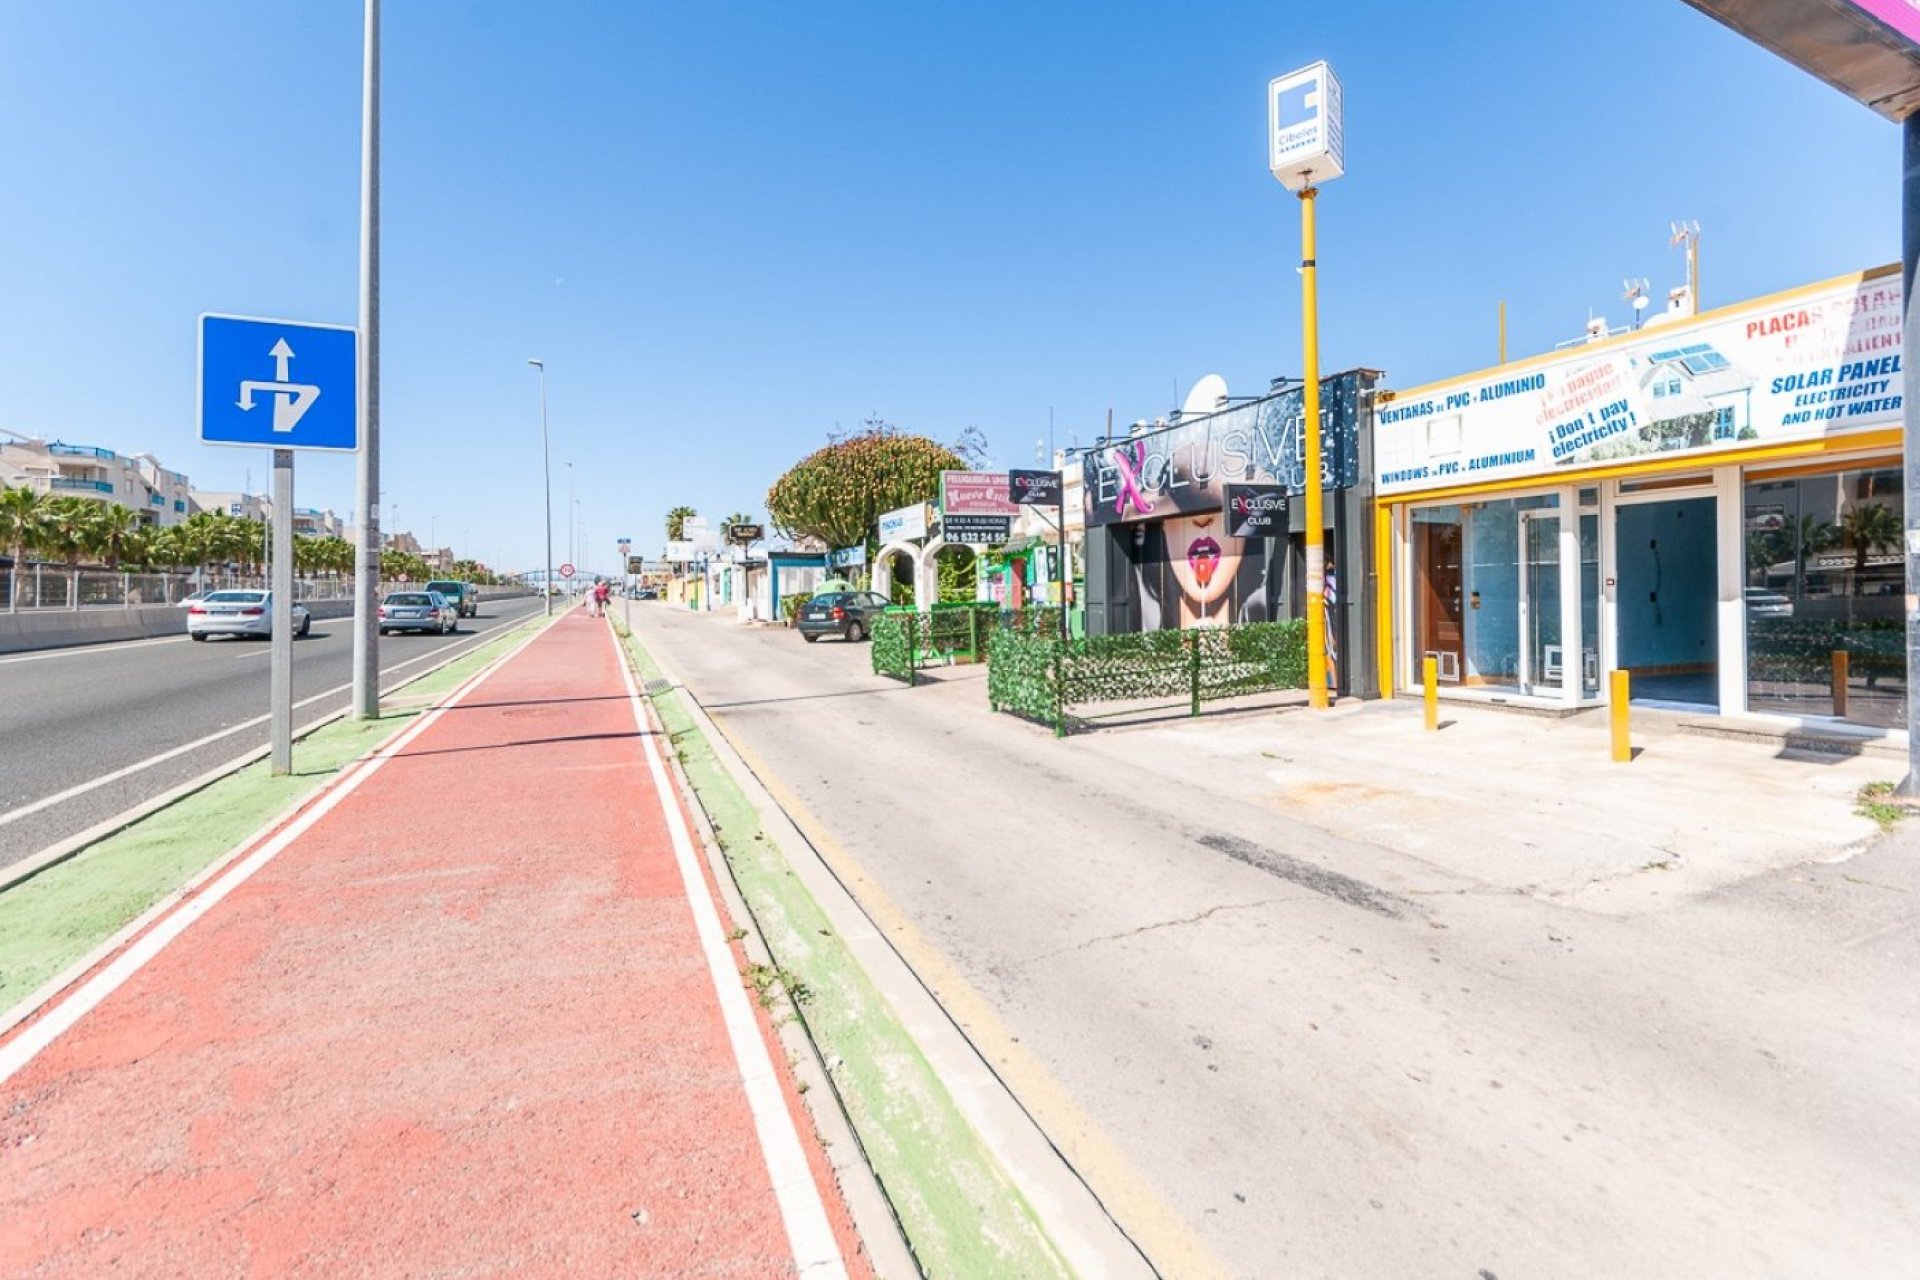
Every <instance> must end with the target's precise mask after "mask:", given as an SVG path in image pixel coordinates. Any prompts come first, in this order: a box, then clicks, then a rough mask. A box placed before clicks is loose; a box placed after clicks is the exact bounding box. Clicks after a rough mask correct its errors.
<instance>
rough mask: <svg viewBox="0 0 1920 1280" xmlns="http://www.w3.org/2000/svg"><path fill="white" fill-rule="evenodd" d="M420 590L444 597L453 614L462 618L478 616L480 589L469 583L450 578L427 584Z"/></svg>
mask: <svg viewBox="0 0 1920 1280" xmlns="http://www.w3.org/2000/svg"><path fill="white" fill-rule="evenodd" d="M422 589H423V590H426V591H432V592H435V593H436V594H438V595H441V596H444V597H446V601H447V603H448V604H450V605H452V606H453V608H454V612H456V613H458V614H459V615H460V616H461V617H463V618H477V617H479V616H480V588H478V587H476V586H474V585H473V584H472V583H471V582H456V581H454V580H453V579H452V578H442V579H440V580H438V581H435V582H429V583H428V584H427V585H426V586H425V587H424V588H422Z"/></svg>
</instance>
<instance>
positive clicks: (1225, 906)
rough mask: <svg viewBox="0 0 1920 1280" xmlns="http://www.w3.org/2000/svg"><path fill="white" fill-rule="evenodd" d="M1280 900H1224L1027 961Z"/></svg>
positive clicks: (1048, 958)
mask: <svg viewBox="0 0 1920 1280" xmlns="http://www.w3.org/2000/svg"><path fill="white" fill-rule="evenodd" d="M1278 901H1280V899H1278V898H1261V899H1260V900H1259V901H1258V902H1222V903H1220V904H1219V905H1217V906H1212V907H1208V908H1207V909H1206V910H1205V911H1200V912H1196V913H1195V914H1193V915H1190V916H1180V917H1179V918H1177V919H1174V920H1156V921H1154V922H1153V923H1152V924H1143V925H1139V926H1137V927H1135V928H1132V929H1122V930H1121V931H1120V932H1119V933H1105V934H1101V935H1100V936H1099V937H1097V938H1088V939H1087V940H1086V941H1085V942H1076V943H1074V944H1073V945H1072V946H1070V947H1061V948H1060V949H1059V950H1057V951H1048V952H1045V953H1044V954H1041V955H1037V956H1035V957H1033V959H1031V960H1028V961H1027V962H1026V963H1027V964H1038V963H1040V962H1041V961H1042V960H1051V959H1053V958H1054V957H1055V956H1063V955H1066V954H1067V953H1068V952H1069V951H1085V950H1086V949H1087V948H1088V947H1092V946H1096V945H1098V944H1099V943H1102V942H1118V941H1120V939H1122V938H1132V937H1136V936H1138V935H1139V934H1143V933H1152V932H1153V931H1154V930H1156V929H1171V928H1172V927H1174V926H1175V925H1182V924H1198V923H1200V921H1202V920H1205V919H1207V918H1208V917H1209V916H1212V915H1214V914H1215V913H1216V912H1221V911H1250V910H1252V909H1253V908H1255V907H1270V906H1272V905H1273V904H1274V903H1276V902H1278Z"/></svg>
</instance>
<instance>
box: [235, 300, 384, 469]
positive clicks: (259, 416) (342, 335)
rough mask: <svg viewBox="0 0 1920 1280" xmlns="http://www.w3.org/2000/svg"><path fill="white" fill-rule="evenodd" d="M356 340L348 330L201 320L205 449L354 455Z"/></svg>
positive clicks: (300, 324)
mask: <svg viewBox="0 0 1920 1280" xmlns="http://www.w3.org/2000/svg"><path fill="white" fill-rule="evenodd" d="M358 340H359V333H358V331H357V330H355V329H354V328H352V327H351V326H349V325H333V324H308V323H306V322H304V321H299V320H261V319H256V318H253V317H250V316H220V315H204V316H201V317H200V439H201V442H202V443H204V444H240V445H257V446H265V447H267V448H275V449H331V450H335V451H342V452H347V453H351V452H353V451H355V450H357V449H358V448H359V447H360V412H359V410H360V397H359V394H358V378H359V352H358Z"/></svg>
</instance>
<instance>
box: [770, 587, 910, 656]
mask: <svg viewBox="0 0 1920 1280" xmlns="http://www.w3.org/2000/svg"><path fill="white" fill-rule="evenodd" d="M886 607H887V598H886V597H885V596H883V595H881V594H880V593H879V592H877V591H829V592H826V593H825V594H822V595H817V596H815V597H814V598H813V599H811V600H809V601H807V602H806V604H804V605H802V606H801V608H800V615H799V616H798V617H797V618H795V619H794V622H793V625H794V628H795V629H796V630H798V631H799V632H800V638H801V639H802V640H805V641H806V642H807V643H808V644H812V643H813V642H814V641H816V640H818V639H819V638H820V637H821V636H844V637H846V638H847V639H848V640H864V639H866V638H867V636H868V635H869V634H870V633H871V632H872V631H873V619H874V617H875V615H877V614H879V613H880V612H881V611H882V610H883V609H885V608H886Z"/></svg>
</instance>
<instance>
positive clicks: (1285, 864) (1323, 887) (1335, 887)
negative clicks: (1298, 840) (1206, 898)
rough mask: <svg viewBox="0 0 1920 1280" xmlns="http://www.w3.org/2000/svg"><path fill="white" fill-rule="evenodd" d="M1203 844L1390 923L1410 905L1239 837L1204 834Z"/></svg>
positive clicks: (1382, 892) (1346, 877)
mask: <svg viewBox="0 0 1920 1280" xmlns="http://www.w3.org/2000/svg"><path fill="white" fill-rule="evenodd" d="M1199 842H1200V843H1201V844H1202V845H1204V846H1205V847H1207V848H1209V849H1212V850H1213V851H1214V852H1216V853H1224V854H1226V855H1227V856H1228V857H1229V858H1232V859H1233V860H1234V861H1235V862H1244V863H1246V864H1247V865H1248V866H1250V867H1257V868H1258V869H1260V870H1261V871H1264V872H1266V873H1267V874H1268V875H1271V876H1278V877H1279V878H1280V879H1282V880H1287V881H1291V882H1292V883H1294V884H1297V885H1299V886H1300V887H1301V888H1303V889H1311V890H1313V891H1314V892H1315V893H1319V894H1325V895H1326V896H1327V897H1329V898H1332V899H1334V900H1335V901H1336V902H1344V903H1346V904H1347V905H1348V906H1350V907H1359V908H1360V909H1361V910H1362V911H1371V912H1373V913H1374V914H1375V915H1381V916H1386V917H1387V918H1388V919H1390V920H1398V919H1400V908H1401V907H1402V906H1404V905H1407V904H1406V902H1405V900H1404V899H1402V898H1398V897H1396V896H1394V895H1393V894H1391V893H1387V892H1386V891H1384V890H1381V889H1376V888H1374V887H1373V886H1372V885H1370V884H1367V883H1365V882H1364V881H1360V880H1355V879H1354V878H1353V877H1352V876H1343V875H1341V874H1340V873H1339V872H1338V871H1329V870H1327V869H1326V868H1325V867H1321V866H1316V865H1314V864H1313V863H1311V862H1302V861H1301V860H1300V859H1298V858H1293V857H1289V856H1288V855H1286V854H1284V853H1278V852H1275V851H1274V850H1272V849H1263V848H1261V847H1260V846H1259V845H1257V844H1255V843H1253V841H1251V840H1242V839H1241V838H1240V837H1238V836H1224V835H1204V836H1200V837H1199Z"/></svg>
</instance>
